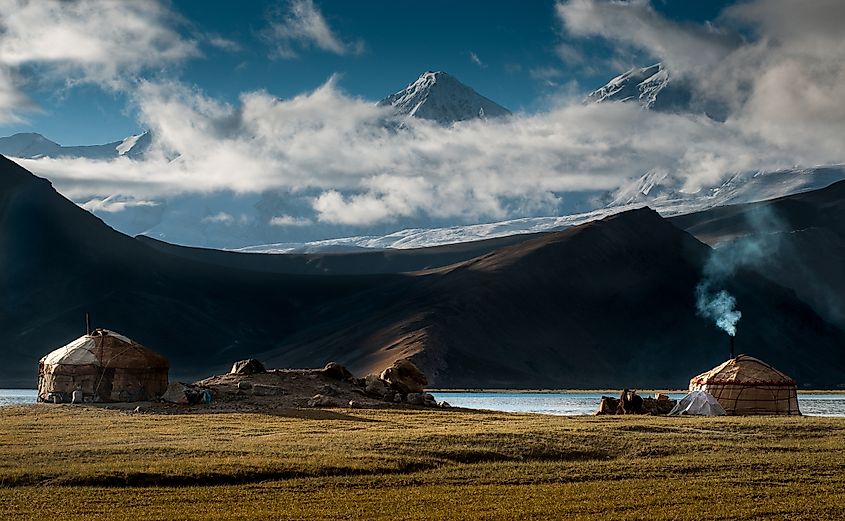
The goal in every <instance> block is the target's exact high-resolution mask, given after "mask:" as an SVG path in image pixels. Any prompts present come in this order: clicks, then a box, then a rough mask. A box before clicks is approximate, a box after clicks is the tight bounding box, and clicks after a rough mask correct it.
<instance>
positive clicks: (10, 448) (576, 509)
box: [0, 405, 845, 521]
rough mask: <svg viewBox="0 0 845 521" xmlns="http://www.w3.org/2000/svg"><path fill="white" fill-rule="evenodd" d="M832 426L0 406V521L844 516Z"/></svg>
mask: <svg viewBox="0 0 845 521" xmlns="http://www.w3.org/2000/svg"><path fill="white" fill-rule="evenodd" d="M843 518H845V419H835V418H812V417H783V418H778V417H764V418H748V417H746V418H659V417H557V416H541V415H518V414H505V413H491V412H472V411H459V410H408V411H401V410H327V411H319V410H315V411H311V410H309V411H299V410H290V411H277V412H275V413H272V414H270V413H268V414H186V415H160V414H132V413H128V412H122V411H113V410H105V409H99V408H93V407H90V408H89V407H74V406H49V405H33V406H15V407H4V408H0V519H4V520H5V519H53V520H64V519H85V520H91V519H130V520H133V521H140V520H147V519H149V520H161V519H180V520H181V519H196V520H208V519H420V520H431V519H681V520H682V519H690V520H697V521H699V520H709V519H712V520H720V521H722V520H726V519H790V520H793V519H808V520H809V519H812V520H818V519H843Z"/></svg>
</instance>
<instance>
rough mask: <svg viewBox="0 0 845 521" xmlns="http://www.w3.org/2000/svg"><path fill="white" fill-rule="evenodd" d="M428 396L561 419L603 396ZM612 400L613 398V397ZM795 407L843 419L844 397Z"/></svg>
mask: <svg viewBox="0 0 845 521" xmlns="http://www.w3.org/2000/svg"><path fill="white" fill-rule="evenodd" d="M432 394H434V396H435V398H437V401H442V400H445V401H446V402H449V405H452V406H453V407H466V408H468V409H490V410H493V411H505V412H532V413H541V414H558V415H565V416H579V415H584V414H593V413H594V412H596V409H598V406H599V401H601V397H602V396H603V395H602V394H601V393H496V392H489V393H484V392H471V393H467V392H436V393H432ZM605 396H607V394H606V395H605ZM612 396H614V397H615V396H616V394H613V395H612ZM644 396H648V395H644ZM684 396H685V394H683V393H679V394H675V393H670V394H669V397H670V398H672V399H673V400H680V399H681V398H683V397H684ZM798 406H799V407H800V408H801V412H802V413H803V414H805V415H808V416H845V394H799V395H798Z"/></svg>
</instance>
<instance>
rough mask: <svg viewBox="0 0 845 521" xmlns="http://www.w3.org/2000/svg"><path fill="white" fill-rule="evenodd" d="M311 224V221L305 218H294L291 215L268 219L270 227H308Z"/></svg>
mask: <svg viewBox="0 0 845 521" xmlns="http://www.w3.org/2000/svg"><path fill="white" fill-rule="evenodd" d="M311 224H313V222H312V221H311V219H307V218H305V217H294V216H292V215H277V216H275V217H273V218H272V219H270V225H272V226H309V225H311Z"/></svg>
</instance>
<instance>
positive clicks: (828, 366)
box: [0, 159, 845, 388]
mask: <svg viewBox="0 0 845 521" xmlns="http://www.w3.org/2000/svg"><path fill="white" fill-rule="evenodd" d="M708 255H710V250H709V248H708V247H707V246H705V245H703V244H701V243H699V242H698V241H696V240H695V239H694V238H692V237H691V236H690V235H688V234H687V233H685V232H683V231H681V230H679V229H678V228H676V227H674V226H672V225H671V224H669V223H668V222H667V221H665V220H663V219H661V218H660V217H659V216H658V215H657V214H656V213H654V212H652V211H651V210H647V209H645V210H638V211H632V212H626V213H624V214H620V215H617V216H614V217H612V218H609V219H606V220H603V221H597V222H593V223H589V224H586V225H583V226H579V227H574V228H571V229H569V230H566V231H564V232H560V233H554V234H547V235H542V236H538V237H537V238H534V239H531V240H528V241H524V242H520V243H519V244H515V245H512V246H509V247H506V248H502V249H499V250H496V251H493V252H490V253H487V254H485V255H483V256H480V257H478V258H476V259H472V260H468V261H465V262H461V263H458V264H453V265H450V266H447V267H443V268H437V269H432V270H428V271H423V272H417V273H414V274H404V275H391V274H383V275H356V276H345V275H335V276H325V275H303V274H284V273H269V272H267V271H260V270H259V269H239V268H236V267H225V266H221V265H220V264H219V263H215V262H206V261H203V260H197V259H194V258H188V257H185V256H179V255H171V254H168V253H166V252H164V251H159V250H156V249H154V248H150V247H149V246H148V245H147V244H145V243H143V242H141V241H138V240H135V239H132V238H129V237H126V236H124V235H121V234H119V233H117V232H115V231H114V230H112V229H110V228H108V227H107V226H105V225H104V224H103V223H102V222H101V221H99V220H98V219H97V218H95V217H93V216H91V215H90V214H88V213H87V212H85V211H84V210H82V209H80V208H78V207H76V206H75V205H73V204H72V203H70V202H68V201H66V200H65V199H64V198H62V197H61V196H59V195H58V194H57V193H56V192H55V191H54V190H53V189H52V187H51V186H50V185H49V183H47V182H46V181H43V180H39V179H38V178H35V177H34V176H32V175H31V174H29V173H28V172H26V171H25V170H23V169H21V168H20V167H18V166H17V165H15V164H14V163H12V162H9V161H6V160H5V159H0V352H2V354H3V356H4V364H3V365H2V366H0V387H8V386H11V385H33V384H34V375H35V372H36V368H37V360H38V358H40V357H41V356H42V355H43V354H44V353H46V352H47V351H49V350H51V349H53V348H54V347H56V346H58V345H61V344H63V343H65V342H67V341H69V340H71V339H73V338H75V337H76V336H78V335H79V334H80V333H81V330H82V317H83V313H84V312H85V311H91V312H92V314H93V317H94V323H95V325H97V326H106V327H110V328H113V329H116V330H118V331H121V332H123V333H125V334H127V335H130V336H131V337H133V338H136V339H138V340H139V341H141V342H143V343H145V344H147V345H149V346H150V347H152V348H153V349H156V350H158V351H160V352H162V353H163V354H165V355H166V356H168V357H169V358H170V359H171V362H172V370H171V374H172V375H175V376H177V377H178V376H187V375H190V376H200V375H205V374H209V373H212V372H220V371H223V370H225V369H226V368H227V366H228V364H230V363H231V361H232V360H236V359H239V358H244V357H247V356H256V357H258V358H261V359H263V360H264V361H265V362H267V363H268V364H270V365H277V366H300V367H301V366H310V367H314V366H318V365H321V364H323V363H325V362H326V361H327V360H332V359H334V360H337V361H339V362H342V363H346V364H349V365H350V367H351V368H352V369H353V370H355V371H356V372H359V373H363V372H367V371H373V370H378V369H380V368H382V367H384V366H385V365H387V364H389V363H391V362H392V361H393V360H395V359H396V358H399V357H405V356H411V357H413V358H414V359H415V360H416V361H418V362H419V363H420V364H421V365H422V366H423V367H424V368H425V369H426V370H427V371H428V372H429V373H430V374H431V376H432V384H433V385H438V386H460V387H491V386H512V387H524V388H525V387H527V388H530V387H608V386H613V387H615V386H630V385H638V386H648V387H653V386H671V387H675V386H682V385H685V383H686V381H687V380H688V378H689V377H690V376H692V375H693V374H695V373H697V372H699V371H701V370H703V369H706V368H708V367H711V366H712V365H714V364H715V363H717V362H719V361H721V360H722V359H724V358H725V357H726V356H727V352H728V349H727V338H726V336H725V335H724V334H723V333H721V332H720V331H719V330H717V329H716V328H715V326H713V325H712V324H711V323H710V322H709V321H707V320H704V319H702V318H700V317H698V316H696V314H695V309H694V302H693V291H694V288H695V285H696V284H697V283H698V280H699V277H700V272H701V267H702V265H703V263H704V262H705V261H706V259H707V257H708ZM259 264H260V263H259ZM728 289H730V290H731V291H732V292H733V293H734V294H735V295H736V297H737V299H738V302H739V307H740V309H741V310H742V312H743V318H742V321H741V322H740V325H739V335H738V337H737V346H738V350H739V351H742V352H747V353H749V354H752V355H755V356H759V357H762V358H764V359H766V360H768V361H770V362H771V363H773V364H775V365H776V366H778V367H780V368H781V369H783V370H784V371H786V372H788V373H790V374H791V375H793V376H794V377H796V378H797V379H798V380H799V381H800V382H802V383H803V384H808V385H812V386H836V385H839V384H841V383H842V382H843V380H845V378H844V377H843V375H845V352H844V351H845V350H842V349H841V346H842V345H843V344H845V336H843V333H842V332H841V331H840V330H839V329H837V328H834V327H832V326H830V325H829V324H827V323H826V322H824V321H823V320H821V319H820V318H819V317H818V316H817V315H816V314H815V313H813V312H812V310H810V309H809V308H808V307H807V306H806V305H804V304H803V303H802V302H800V301H799V300H798V299H796V298H795V296H794V295H793V294H792V293H791V292H790V291H788V290H786V289H784V288H782V287H780V286H778V285H776V284H773V283H772V282H770V281H768V280H766V279H765V278H763V277H760V276H759V275H757V274H755V273H753V272H747V271H741V272H740V273H738V275H737V277H736V278H735V279H734V280H733V281H731V283H730V284H729V288H728Z"/></svg>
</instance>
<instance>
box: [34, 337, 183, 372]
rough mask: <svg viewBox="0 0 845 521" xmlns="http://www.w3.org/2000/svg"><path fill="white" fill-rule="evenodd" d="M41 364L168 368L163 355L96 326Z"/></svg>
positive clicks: (45, 357) (47, 357) (43, 360)
mask: <svg viewBox="0 0 845 521" xmlns="http://www.w3.org/2000/svg"><path fill="white" fill-rule="evenodd" d="M41 363H42V364H44V365H95V366H103V367H114V368H134V367H148V368H149V367H154V368H168V367H169V366H170V364H169V362H168V361H167V359H166V358H164V357H163V356H161V355H159V354H158V353H156V352H154V351H152V350H150V349H148V348H146V347H144V346H142V345H141V344H139V343H138V342H135V341H134V340H131V339H129V338H127V337H125V336H123V335H121V334H119V333H115V332H114V331H110V330H108V329H96V330H94V331H92V332H91V333H90V334H87V335H83V336H81V337H79V338H77V339H76V340H74V341H73V342H70V343H69V344H67V345H65V346H63V347H60V348H58V349H56V350H55V351H52V352H50V353H48V354H47V355H46V356H44V358H42V359H41Z"/></svg>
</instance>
